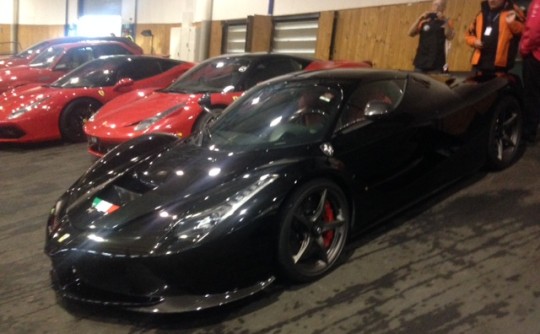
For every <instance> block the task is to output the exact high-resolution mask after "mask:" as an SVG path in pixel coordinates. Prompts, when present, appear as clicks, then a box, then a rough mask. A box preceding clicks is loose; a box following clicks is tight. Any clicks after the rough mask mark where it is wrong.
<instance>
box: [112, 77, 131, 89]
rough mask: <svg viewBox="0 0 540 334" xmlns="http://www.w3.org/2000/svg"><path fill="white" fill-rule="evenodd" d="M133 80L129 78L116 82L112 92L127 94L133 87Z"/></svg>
mask: <svg viewBox="0 0 540 334" xmlns="http://www.w3.org/2000/svg"><path fill="white" fill-rule="evenodd" d="M133 83H134V81H133V79H131V78H122V79H120V80H118V82H117V83H116V85H114V90H115V91H119V92H127V91H129V90H131V86H133Z"/></svg>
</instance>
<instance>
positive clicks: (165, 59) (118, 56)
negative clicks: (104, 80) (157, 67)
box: [95, 54, 186, 64]
mask: <svg viewBox="0 0 540 334" xmlns="http://www.w3.org/2000/svg"><path fill="white" fill-rule="evenodd" d="M98 59H148V60H161V61H166V62H173V63H178V64H181V63H185V62H186V61H183V60H179V59H173V58H163V57H159V56H152V55H124V54H122V55H105V56H100V57H99V58H97V59H95V60H98Z"/></svg>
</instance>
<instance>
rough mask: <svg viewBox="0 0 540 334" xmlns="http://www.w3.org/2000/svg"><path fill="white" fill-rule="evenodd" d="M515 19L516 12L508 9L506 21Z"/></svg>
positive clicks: (510, 21)
mask: <svg viewBox="0 0 540 334" xmlns="http://www.w3.org/2000/svg"><path fill="white" fill-rule="evenodd" d="M515 20H516V12H515V11H513V10H509V11H508V14H507V15H506V23H512V22H514V21H515Z"/></svg>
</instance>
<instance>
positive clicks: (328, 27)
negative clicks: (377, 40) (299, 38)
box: [315, 11, 336, 60]
mask: <svg viewBox="0 0 540 334" xmlns="http://www.w3.org/2000/svg"><path fill="white" fill-rule="evenodd" d="M335 16H336V12H334V11H327V12H321V15H320V16H319V30H318V32H317V45H316V46H315V58H319V59H325V60H328V59H330V51H331V50H330V49H331V47H332V37H333V31H334V22H335V21H334V20H335Z"/></svg>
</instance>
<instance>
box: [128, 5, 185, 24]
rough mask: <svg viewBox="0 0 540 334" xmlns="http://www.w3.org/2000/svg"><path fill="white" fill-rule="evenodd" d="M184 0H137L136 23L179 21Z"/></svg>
mask: <svg viewBox="0 0 540 334" xmlns="http://www.w3.org/2000/svg"><path fill="white" fill-rule="evenodd" d="M184 4H185V1H184V0H174V1H172V0H139V4H138V7H137V23H180V22H182V13H183V9H184Z"/></svg>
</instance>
